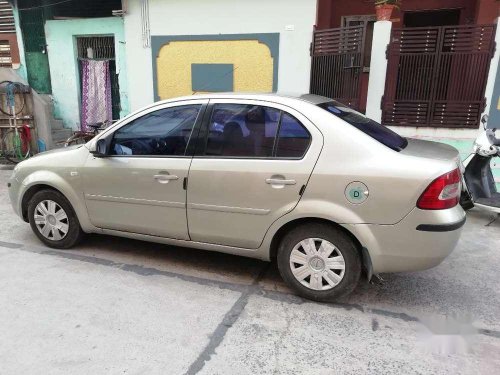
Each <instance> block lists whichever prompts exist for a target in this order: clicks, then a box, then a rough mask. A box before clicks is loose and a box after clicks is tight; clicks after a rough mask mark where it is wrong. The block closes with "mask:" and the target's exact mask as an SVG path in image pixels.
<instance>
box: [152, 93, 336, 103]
mask: <svg viewBox="0 0 500 375" xmlns="http://www.w3.org/2000/svg"><path fill="white" fill-rule="evenodd" d="M191 99H255V100H266V101H274V102H277V103H286V102H289V101H290V99H292V100H300V101H303V102H307V103H310V104H314V105H316V104H320V103H325V102H328V101H331V100H332V99H329V98H326V97H324V96H320V95H314V94H300V93H255V92H220V93H209V94H196V93H194V94H193V95H190V96H182V97H177V98H171V99H166V100H162V101H158V102H156V103H154V104H155V105H158V104H162V103H169V102H175V101H182V100H191Z"/></svg>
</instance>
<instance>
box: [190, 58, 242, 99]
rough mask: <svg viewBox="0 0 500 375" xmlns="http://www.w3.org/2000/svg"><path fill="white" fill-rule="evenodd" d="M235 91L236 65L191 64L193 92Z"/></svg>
mask: <svg viewBox="0 0 500 375" xmlns="http://www.w3.org/2000/svg"><path fill="white" fill-rule="evenodd" d="M233 89H234V64H191V90H193V92H195V91H209V92H227V91H233Z"/></svg>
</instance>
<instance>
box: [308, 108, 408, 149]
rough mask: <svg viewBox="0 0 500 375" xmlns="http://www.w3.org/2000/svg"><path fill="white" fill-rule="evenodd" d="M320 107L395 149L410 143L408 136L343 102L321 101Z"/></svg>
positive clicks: (402, 147)
mask: <svg viewBox="0 0 500 375" xmlns="http://www.w3.org/2000/svg"><path fill="white" fill-rule="evenodd" d="M318 107H321V108H323V109H325V110H327V111H328V112H330V113H331V114H333V115H335V116H337V117H340V118H341V119H342V120H344V121H346V122H348V123H349V124H351V125H352V126H354V127H355V128H356V129H359V130H361V131H362V132H363V133H365V134H367V135H369V136H370V137H372V138H374V139H376V140H377V141H379V142H380V143H382V144H383V145H385V146H387V147H389V148H392V149H393V150H395V151H401V150H403V149H404V148H405V147H406V146H407V145H408V141H407V140H406V138H403V137H401V136H400V135H399V134H397V133H395V132H393V131H392V130H391V129H389V128H387V127H385V126H383V125H381V124H379V123H378V122H376V121H373V120H371V119H369V118H368V117H366V116H364V115H362V114H361V113H359V112H356V111H355V110H353V109H351V108H349V107H347V106H345V105H344V104H342V103H339V102H336V101H333V100H332V101H331V102H325V103H320V104H318Z"/></svg>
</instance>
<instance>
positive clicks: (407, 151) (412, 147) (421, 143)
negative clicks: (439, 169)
mask: <svg viewBox="0 0 500 375" xmlns="http://www.w3.org/2000/svg"><path fill="white" fill-rule="evenodd" d="M401 154H403V155H409V156H417V157H421V158H427V159H436V160H452V161H454V162H456V163H457V165H458V164H459V163H460V154H459V152H458V150H457V149H456V148H455V147H453V146H450V145H447V144H445V143H439V142H432V141H425V140H423V139H415V138H408V146H406V147H405V148H404V149H403V150H402V151H401Z"/></svg>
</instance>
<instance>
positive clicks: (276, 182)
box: [266, 178, 297, 185]
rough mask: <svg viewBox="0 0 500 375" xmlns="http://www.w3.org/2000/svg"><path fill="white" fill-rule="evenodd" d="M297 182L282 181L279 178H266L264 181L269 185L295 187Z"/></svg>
mask: <svg viewBox="0 0 500 375" xmlns="http://www.w3.org/2000/svg"><path fill="white" fill-rule="evenodd" d="M296 183H297V181H295V180H282V179H281V178H268V179H266V184H269V185H295V184H296Z"/></svg>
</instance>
